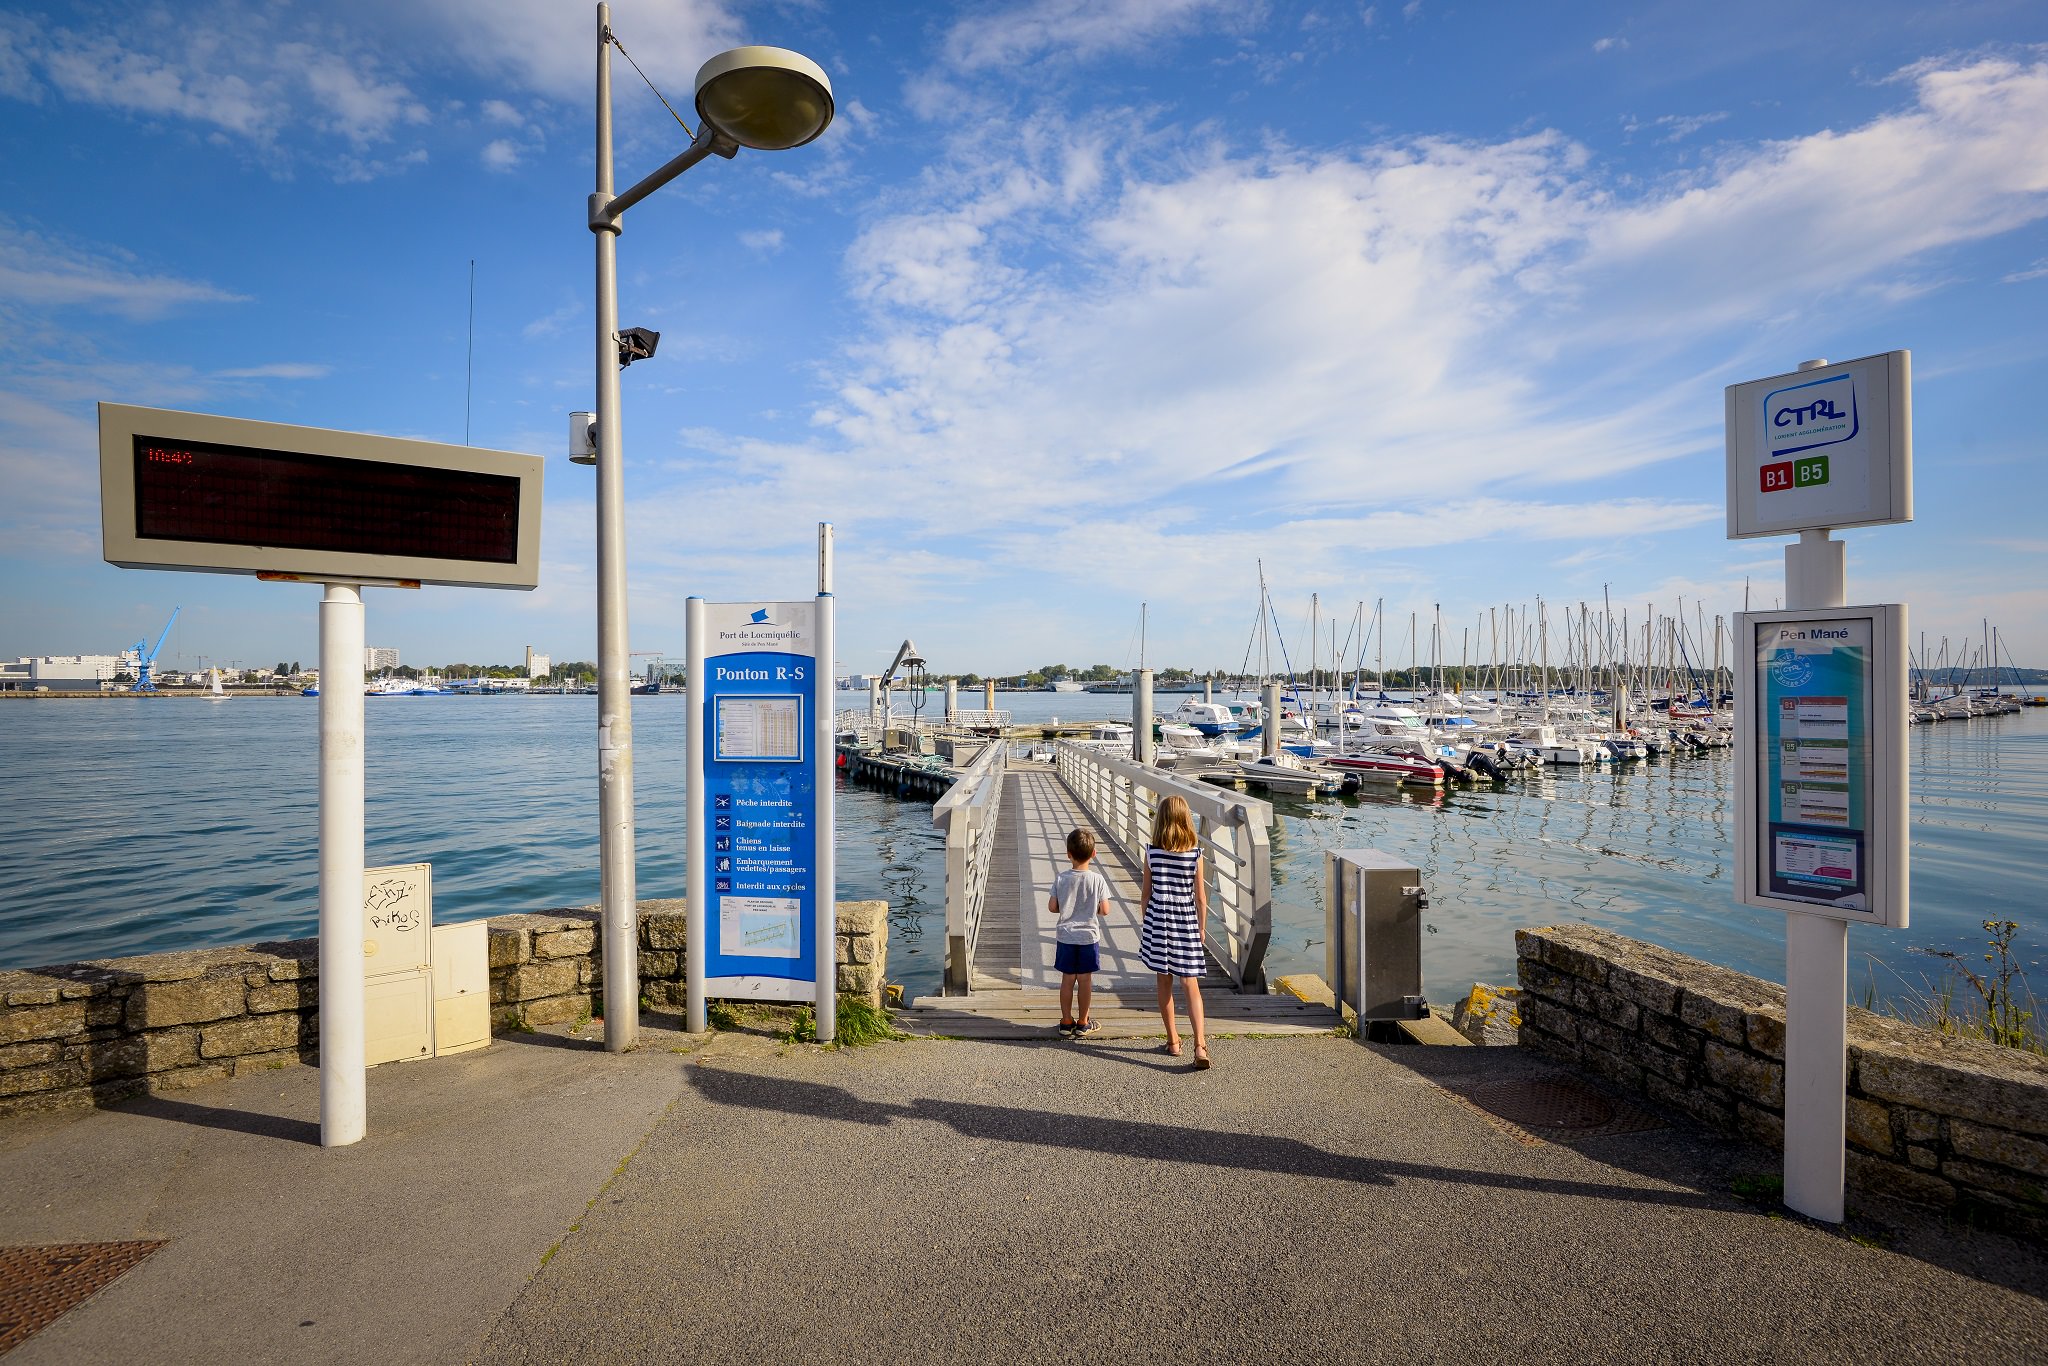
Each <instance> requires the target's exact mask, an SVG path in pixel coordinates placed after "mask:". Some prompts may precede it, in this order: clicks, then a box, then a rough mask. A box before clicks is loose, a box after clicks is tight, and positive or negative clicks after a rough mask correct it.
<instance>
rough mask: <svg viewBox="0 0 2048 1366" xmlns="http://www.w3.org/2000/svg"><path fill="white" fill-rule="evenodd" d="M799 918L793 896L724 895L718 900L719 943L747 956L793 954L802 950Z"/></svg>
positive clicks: (799, 911)
mask: <svg viewBox="0 0 2048 1366" xmlns="http://www.w3.org/2000/svg"><path fill="white" fill-rule="evenodd" d="M801 920H802V916H801V903H799V902H798V901H797V899H796V898H795V897H777V896H728V897H724V898H722V899H721V900H720V901H719V903H718V939H719V945H720V947H721V948H722V949H723V951H724V952H726V953H728V954H739V955H744V956H746V957H749V958H795V957H796V956H797V955H798V954H799V953H800V952H801V951H802V943H803V932H802V927H801V924H800V922H801Z"/></svg>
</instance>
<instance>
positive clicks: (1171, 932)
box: [1138, 847, 1209, 977]
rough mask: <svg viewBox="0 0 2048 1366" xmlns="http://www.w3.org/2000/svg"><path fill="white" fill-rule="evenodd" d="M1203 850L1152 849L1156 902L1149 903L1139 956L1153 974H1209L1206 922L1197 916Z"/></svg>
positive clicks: (1150, 861) (1147, 855) (1149, 857)
mask: <svg viewBox="0 0 2048 1366" xmlns="http://www.w3.org/2000/svg"><path fill="white" fill-rule="evenodd" d="M1201 857H1202V854H1201V851H1200V850H1199V849H1185V850H1178V851H1176V850H1172V849H1160V848H1156V847H1155V848H1151V849H1147V850H1146V851H1145V866H1146V867H1147V868H1148V869H1150V870H1151V872H1152V898H1151V900H1149V901H1147V902H1146V903H1145V923H1144V927H1143V929H1142V931H1141V932H1140V935H1139V947H1138V955H1139V957H1140V958H1142V959H1143V960H1144V962H1145V966H1146V968H1147V969H1149V970H1150V971H1152V972H1163V973H1165V974H1167V975H1168V976H1169V977H1200V976H1201V975H1202V974H1203V973H1204V972H1205V971H1207V969H1208V966H1209V963H1208V956H1207V955H1206V954H1204V953H1203V952H1202V922H1201V919H1200V917H1198V916H1197V915H1196V914H1195V864H1196V863H1197V862H1199V861H1200V859H1201Z"/></svg>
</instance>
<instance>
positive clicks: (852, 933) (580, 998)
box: [0, 901, 889, 1117]
mask: <svg viewBox="0 0 2048 1366" xmlns="http://www.w3.org/2000/svg"><path fill="white" fill-rule="evenodd" d="M683 909H684V903H682V902H681V901H643V902H641V903H640V979H641V980H640V994H641V999H642V1001H643V1003H644V1004H645V1006H646V1008H647V1009H649V1010H653V1011H665V1012H671V1013H678V1014H679V1013H681V1012H682V1010H683V1004H684V1001H683V998H684V972H685V964H686V961H687V960H686V952H685V950H686V945H687V943H688V939H687V935H686V932H685V929H684V925H685V921H684V914H683ZM888 910H889V906H888V903H887V902H885V901H842V902H840V903H839V911H838V917H839V937H838V954H837V957H838V964H839V967H838V971H839V991H840V993H841V994H842V995H844V996H849V997H858V998H859V999H862V1000H865V1001H867V1002H868V1003H869V1004H870V1005H880V1004H881V999H882V980H883V974H884V973H885V972H886V971H887V970H888V958H889V916H888ZM486 923H487V924H488V926H489V930H490V933H489V943H490V964H491V1027H492V1029H493V1031H495V1032H500V1033H502V1032H504V1031H505V1030H508V1029H530V1028H535V1027H538V1026H541V1025H548V1024H555V1023H558V1022H560V1021H563V1020H573V1019H577V1018H580V1017H587V1016H589V1015H591V1014H595V1013H601V1012H602V1010H603V1006H604V1002H603V988H604V977H603V973H602V971H601V970H600V967H599V959H600V956H601V955H600V947H599V944H598V935H597V911H596V909H595V908H594V907H586V908H582V909H577V910H560V911H547V912H543V913H541V914H538V915H501V916H496V917H494V918H492V919H491V920H489V921H488V922H486ZM319 975H320V945H319V941H318V940H314V939H293V940H283V941H277V942H271V943H263V944H248V945H243V946H240V947H236V948H226V949H199V950H196V951H193V952H189V953H153V954H144V955H141V956H139V957H134V958H106V959H99V960H96V961H94V962H89V963H67V964H62V965H60V966H57V967H48V968H25V969H19V970H15V971H8V972H0V1117H5V1116H7V1115H10V1114H16V1113H21V1112H24V1111H29V1110H44V1109H59V1108H65V1107H70V1106H80V1105H92V1104H97V1103H100V1102H103V1101H108V1100H114V1099H118V1098H120V1097H122V1096H127V1095H133V1094H135V1093H136V1092H138V1091H173V1090H181V1089H184V1088H186V1087H191V1086H201V1085H205V1084H206V1083H208V1082H214V1081H223V1080H226V1079H227V1078H229V1077H235V1076H240V1075H242V1074H244V1073H246V1072H249V1071H251V1070H254V1069H261V1068H271V1067H283V1066H285V1065H286V1064H288V1063H294V1062H308V1063H310V1062H316V1061H318V1052H319V1048H318V1034H319V1024H320V1016H319V981H318V978H319Z"/></svg>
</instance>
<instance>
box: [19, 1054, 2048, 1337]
mask: <svg viewBox="0 0 2048 1366" xmlns="http://www.w3.org/2000/svg"><path fill="white" fill-rule="evenodd" d="M1213 1051H1214V1053H1215V1057H1216V1066H1215V1068H1213V1069H1212V1070H1210V1071H1207V1072H1200V1073H1197V1072H1193V1071H1190V1070H1188V1068H1187V1066H1186V1063H1185V1061H1184V1060H1180V1061H1176V1060H1173V1059H1169V1058H1167V1057H1165V1056H1164V1055H1162V1054H1161V1053H1159V1052H1158V1051H1156V1047H1155V1044H1154V1043H1153V1042H1150V1041H1143V1040H1118V1041H1115V1042H1113V1043H1109V1044H1103V1045H1093V1044H1072V1043H1062V1042H1055V1041H1051V1040H1048V1041H1046V1042H1042V1043H1039V1042H1027V1043H1006V1042H959V1041H944V1040H933V1041H918V1042H910V1043H884V1044H878V1045H874V1046H871V1047H868V1048H863V1049H853V1050H846V1051H836V1050H825V1049H820V1048H817V1047H815V1046H810V1045H789V1044H784V1043H782V1042H780V1041H778V1040H776V1039H773V1038H771V1037H767V1036H764V1035H751V1034H720V1035H715V1036H712V1037H711V1038H709V1039H708V1040H706V1039H701V1038H696V1037H692V1036H686V1035H679V1034H674V1033H671V1032H668V1031H666V1030H661V1029H650V1030H649V1031H648V1032H647V1035H646V1039H645V1042H644V1044H643V1046H642V1047H641V1048H640V1049H638V1050H637V1051H635V1052H634V1053H631V1054H627V1055H608V1054H605V1053H603V1052H601V1051H597V1050H596V1049H595V1047H594V1045H593V1044H592V1043H591V1042H589V1041H587V1040H582V1039H574V1038H570V1037H566V1036H563V1035H557V1034H538V1035H514V1036H510V1037H501V1038H500V1040H499V1041H498V1042H497V1043H496V1044H494V1045H493V1046H492V1047H491V1048H489V1049H488V1050H485V1051H483V1052H480V1053H475V1054H468V1055H463V1056H461V1057H455V1058H448V1059H440V1060H436V1061H432V1062H424V1063H417V1064H410V1065H405V1066H396V1067H384V1068H378V1069H375V1070H374V1071H373V1072H372V1073H371V1076H370V1105H371V1109H370V1137H369V1138H368V1139H367V1140H366V1141H365V1142H363V1143H362V1144H359V1145H356V1146H355V1147H352V1148H348V1149H338V1150H333V1151H324V1150H322V1149H320V1148H318V1147H317V1146H316V1142H317V1117H318V1076H317V1073H316V1072H315V1071H313V1070H312V1069H310V1068H299V1067H292V1068H286V1069H284V1070H282V1071H279V1072H276V1073H268V1074H262V1075H259V1076H255V1077H248V1078H243V1079H240V1080H237V1081H235V1082H232V1083H228V1084H225V1085H221V1086H216V1087H211V1088H207V1089H204V1090H200V1091H193V1092H188V1093H184V1094H182V1095H178V1096H160V1097H154V1098H149V1099H144V1100H137V1101H132V1102H126V1103H123V1104H122V1105H119V1106H116V1107H113V1108H110V1109H107V1110H102V1111H96V1112H89V1113H87V1114H84V1115H82V1116H60V1117H46V1118H35V1119H23V1120H14V1121H10V1122H8V1123H7V1124H5V1125H0V1193H4V1195H0V1245H16V1244H31V1243H55V1242H75V1241H98V1240H114V1239H130V1238H145V1237H147V1238H164V1239H168V1240H169V1242H168V1244H167V1246H165V1247H164V1248H163V1249H162V1250H161V1251H159V1252H157V1253H156V1254H155V1255H154V1256H152V1257H150V1258H149V1259H148V1260H147V1261H145V1262H143V1263H142V1264H141V1265H140V1266H139V1267H137V1268H136V1269H135V1270H133V1271H131V1272H129V1273H128V1274H127V1275H125V1276H123V1277H122V1278H121V1279H120V1280H118V1281H116V1282H115V1283H114V1284H113V1285H112V1286H111V1287H109V1288H108V1289H107V1290H105V1291H103V1292H102V1293H101V1294H100V1295H99V1296H97V1297H96V1298H95V1299H93V1300H91V1301H89V1302H88V1303H86V1304H84V1305H82V1306H81V1307H79V1308H77V1309H75V1310H73V1311H72V1312H71V1313H70V1314H68V1315H66V1316H65V1317H64V1318H62V1319H60V1320H59V1321H58V1322H56V1323H55V1324H53V1325H52V1326H51V1327H49V1328H47V1329H45V1330H44V1331H43V1332H42V1333H40V1334H38V1335H37V1336H36V1337H34V1338H32V1339H30V1340H29V1341H28V1342H27V1343H26V1344H25V1345H23V1346H22V1347H20V1348H19V1349H17V1350H16V1352H15V1353H13V1354H12V1356H13V1358H14V1359H17V1360H19V1361H21V1362H24V1363H27V1362H92V1361H108V1362H112V1361H121V1362H124V1363H127V1362H134V1361H136V1360H148V1361H206V1362H219V1361H222V1360H234V1361H270V1360H277V1361H286V1360H289V1361H319V1360H336V1361H379V1362H384V1361H427V1362H445V1361H465V1360H480V1361H489V1362H497V1361H520V1362H527V1361H533V1362H543V1361H544V1362H561V1361H565V1360H571V1359H576V1360H581V1361H617V1360H648V1361H668V1360H682V1359H688V1360H690V1361H693V1362H723V1361H747V1362H782V1361H790V1362H795V1361H805V1362H821V1361H826V1362H830V1361H856V1362H869V1361H887V1362H892V1363H894V1362H979V1361H1002V1362H1011V1361H1037V1360H1044V1361H1053V1362H1068V1361H1073V1362H1081V1361H1088V1362H1093V1361H1104V1360H1107V1361H1117V1360H1125V1359H1150V1360H1161V1361H1214V1360H1220V1359H1225V1358H1238V1359H1242V1358H1248V1357H1256V1358H1259V1359H1264V1360H1274V1361H1318V1362H1323V1361H1333V1360H1334V1361H1375V1362H1377V1361H1401V1362H1412V1361H1448V1360H1458V1361H1469V1360H1474V1359H1487V1358H1493V1359H1501V1360H1509V1359H1512V1360H1516V1361H1523V1362H1529V1361H1573V1362H1578V1361H1632V1362H1634V1361H1790V1360H1797V1361H1838V1360H1839V1361H1855V1362H1858V1363H1868V1362H1882V1361H1914V1362H1927V1361H1946V1360H1957V1361H1961V1360H1971V1361H1978V1362H1981V1361H1986V1360H1990V1361H1999V1362H2006V1361H2011V1362H2020V1361H2029V1360H2042V1359H2048V1300H2044V1292H2048V1252H2044V1250H2043V1249H2041V1248H2038V1247H2033V1246H2030V1245H2026V1244H2023V1243H2020V1242H2017V1241H2015V1240H2012V1239H2009V1238H2006V1237H2004V1236H2001V1235H1998V1234H1994V1233H1988V1232H1983V1231H1978V1230H1971V1229H1966V1228H1961V1227H1958V1226H1953V1225H1950V1224H1948V1223H1947V1222H1945V1221H1943V1220H1942V1219H1940V1218H1939V1217H1938V1216H1935V1215H1932V1214H1930V1213H1927V1212H1923V1211H1918V1210H1915V1209H1912V1208H1910V1207H1903V1206H1893V1205H1889V1204H1885V1203H1882V1202H1875V1201H1868V1200H1861V1199H1857V1198H1855V1197H1853V1196H1852V1201H1851V1204H1852V1211H1853V1212H1852V1217H1851V1220H1850V1222H1849V1224H1848V1225H1847V1226H1846V1229H1845V1230H1834V1229H1825V1228H1821V1227H1818V1226H1814V1225H1809V1224H1807V1223H1805V1222H1803V1221H1801V1220H1798V1219H1796V1218H1791V1217H1785V1216H1783V1215H1782V1214H1780V1213H1777V1212H1774V1211H1773V1210H1770V1209H1767V1208H1764V1207H1761V1206H1759V1205H1756V1204H1752V1203H1748V1202H1746V1201H1745V1200H1743V1199H1742V1198H1739V1197H1738V1195H1737V1194H1736V1193H1735V1192H1736V1190H1737V1188H1738V1186H1741V1187H1743V1188H1745V1189H1746V1188H1747V1185H1746V1183H1744V1182H1743V1180H1742V1178H1744V1177H1746V1176H1753V1175H1756V1174H1760V1173H1768V1172H1770V1171H1772V1170H1773V1169H1774V1167H1775V1161H1776V1159H1775V1156H1774V1155H1773V1154H1771V1153H1768V1152H1763V1151H1760V1150H1758V1149H1754V1148H1750V1147H1746V1146H1743V1145H1740V1144H1736V1143H1733V1142H1730V1141H1726V1140H1723V1139H1720V1138H1718V1137H1712V1136H1706V1135H1701V1134H1699V1133H1697V1132H1695V1131H1693V1130H1690V1129H1689V1128H1685V1127H1682V1126H1680V1125H1679V1124H1677V1123H1676V1122H1673V1123H1671V1124H1670V1125H1668V1126H1667V1127H1661V1128H1654V1129H1649V1130H1646V1131H1640V1132H1631V1133H1618V1134H1611V1135H1609V1136H1606V1137H1597V1138H1582V1139H1579V1140H1577V1141H1575V1142H1573V1143H1570V1144H1563V1143H1557V1142H1550V1141H1546V1140H1544V1139H1542V1138H1538V1137H1531V1136H1530V1135H1529V1134H1528V1133H1524V1132H1522V1131H1518V1130H1515V1129H1514V1128H1512V1126H1508V1125H1504V1124H1502V1123H1500V1122H1499V1121H1497V1120H1495V1119H1493V1118H1492V1117H1490V1116H1488V1115H1487V1114H1485V1113H1483V1112H1482V1111H1480V1110H1479V1109H1477V1108H1475V1107H1474V1106H1473V1105H1472V1104H1470V1103H1468V1102H1467V1101H1466V1100H1464V1099H1461V1098H1460V1096H1459V1095H1458V1094H1457V1092H1460V1091H1465V1092H1469V1091H1471V1090H1472V1088H1473V1086H1474V1085H1475V1084H1476V1083H1479V1082H1485V1081H1498V1080H1502V1079H1512V1078H1528V1079H1542V1078H1551V1077H1560V1076H1567V1075H1569V1074H1565V1073H1561V1072H1559V1071H1558V1070H1557V1069H1555V1068H1554V1067H1553V1066H1552V1065H1550V1064H1548V1063H1545V1062H1543V1061H1541V1060H1539V1059H1535V1058H1532V1057H1527V1056H1524V1055H1522V1054H1521V1053H1520V1052H1519V1051H1517V1050H1513V1049H1476V1048H1418V1047H1377V1046H1369V1045H1362V1044H1359V1043H1356V1042H1353V1041H1349V1040H1343V1039H1336V1038H1290V1039H1242V1038H1238V1039H1233V1038H1223V1039H1219V1040H1217V1041H1216V1042H1215V1046H1214V1050H1213ZM10 1366H12V1362H10Z"/></svg>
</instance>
